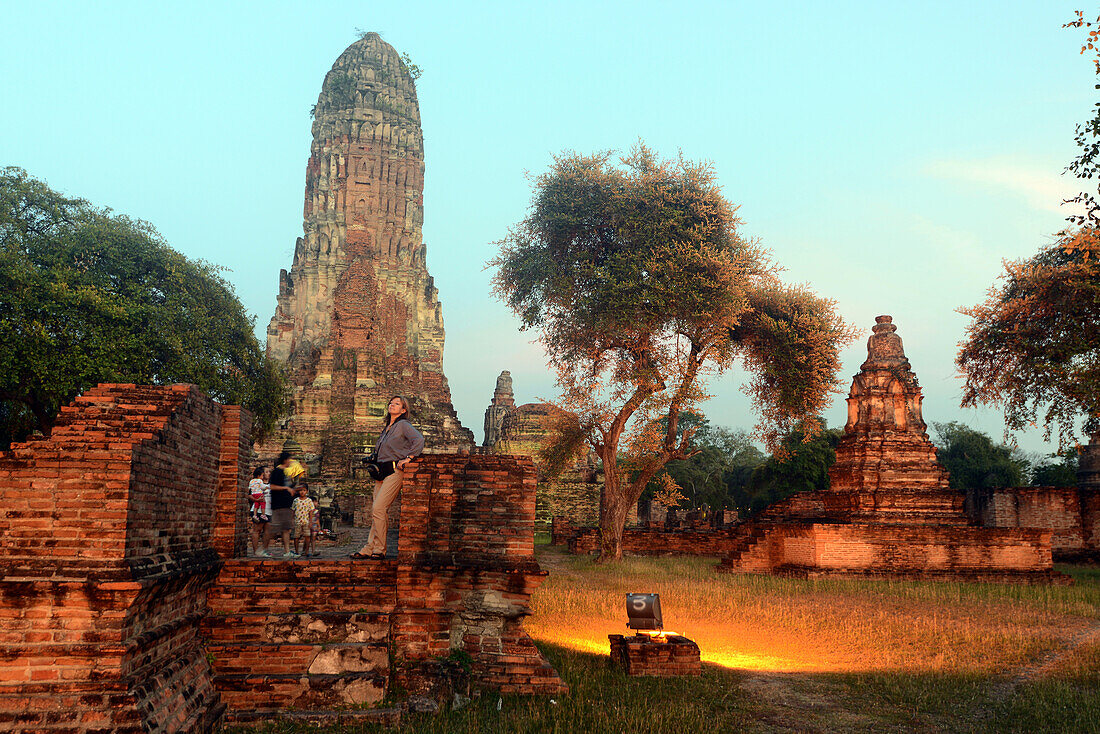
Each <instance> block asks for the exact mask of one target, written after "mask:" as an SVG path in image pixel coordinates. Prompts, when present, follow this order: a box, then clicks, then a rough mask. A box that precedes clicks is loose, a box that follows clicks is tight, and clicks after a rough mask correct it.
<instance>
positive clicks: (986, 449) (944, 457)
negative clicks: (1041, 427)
mask: <svg viewBox="0 0 1100 734" xmlns="http://www.w3.org/2000/svg"><path fill="white" fill-rule="evenodd" d="M932 426H933V428H935V431H936V435H937V439H936V442H935V443H936V449H937V451H936V460H937V461H939V463H940V465H941V466H942V467H943V468H944V469H946V470H947V471H948V472H949V473H950V475H951V482H950V486H951V488H952V489H958V490H961V491H964V492H967V493H968V494H969V493H972V492H974V491H976V490H981V489H993V488H996V487H1019V486H1021V485H1023V484H1025V482H1026V479H1027V474H1028V469H1029V464H1028V461H1027V460H1026V459H1025V458H1024V456H1023V455H1022V454H1021V453H1020V452H1019V451H1018V450H1016V449H1013V448H1012V447H1010V446H1005V445H1004V444H997V443H994V442H993V439H991V438H990V437H989V436H987V435H986V434H984V433H982V432H981V431H975V430H974V429H973V428H970V427H968V426H964V425H963V424H962V423H958V422H955V421H952V422H950V423H933V424H932Z"/></svg>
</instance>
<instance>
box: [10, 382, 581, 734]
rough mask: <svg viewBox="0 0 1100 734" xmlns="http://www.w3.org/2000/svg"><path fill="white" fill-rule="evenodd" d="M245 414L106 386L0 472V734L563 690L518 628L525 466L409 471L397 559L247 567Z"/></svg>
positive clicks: (528, 517)
mask: <svg viewBox="0 0 1100 734" xmlns="http://www.w3.org/2000/svg"><path fill="white" fill-rule="evenodd" d="M249 421H250V418H249V416H248V414H247V412H245V411H241V410H240V409H239V408H236V407H234V406H221V405H218V404H217V403H216V402H214V401H213V400H211V399H210V398H209V397H207V396H206V395H204V394H203V393H201V392H199V391H198V390H197V389H195V388H193V387H191V386H187V385H174V386H171V387H158V388H151V387H135V386H132V385H101V386H99V387H98V388H95V389H94V390H90V391H89V392H88V393H86V394H85V395H84V396H82V397H80V398H78V399H77V400H76V401H75V403H74V404H73V405H72V406H69V407H67V408H64V409H63V411H62V414H61V417H60V419H59V421H58V425H57V427H56V428H55V430H54V432H53V434H52V435H51V436H50V437H49V438H48V439H38V440H34V441H31V442H28V443H26V444H17V445H16V446H15V447H13V450H12V451H10V452H7V453H4V454H0V500H3V509H4V512H3V515H2V516H0V533H2V537H4V538H5V539H6V542H5V543H4V544H0V731H5V730H7V731H13V730H14V731H28V730H36V731H38V730H42V731H66V732H93V731H122V732H140V731H165V732H168V731H187V732H206V731H213V730H214V729H215V728H216V727H217V726H218V724H219V722H220V721H221V720H222V719H223V718H224V714H225V713H226V709H227V708H228V709H229V714H230V716H231V717H232V718H237V719H247V718H250V717H251V718H254V717H255V716H256V715H258V714H262V713H263V712H265V711H270V710H274V709H280V708H286V707H294V708H297V709H311V708H312V709H316V708H334V707H341V706H344V707H346V706H349V705H355V704H360V703H371V702H374V701H377V700H378V699H380V698H381V696H382V695H384V694H385V693H386V692H387V691H388V690H389V688H390V686H391V684H392V683H394V682H398V683H400V685H401V687H402V688H403V689H404V690H406V691H409V692H412V693H421V692H423V693H437V694H438V693H439V692H440V690H441V687H443V688H445V686H446V684H447V682H448V681H447V680H446V678H447V675H445V674H447V673H448V671H450V672H452V673H453V672H454V669H455V668H456V667H457V666H453V665H452V666H446V665H441V663H440V659H445V658H446V657H448V656H449V655H452V652H453V651H454V650H461V651H463V652H465V653H467V654H468V655H469V656H470V658H471V659H472V669H471V671H470V677H471V678H472V680H473V683H474V684H475V685H480V686H486V687H492V688H497V689H500V690H502V691H509V692H524V693H559V692H562V691H564V690H565V686H564V684H563V683H562V682H561V680H560V679H559V678H558V676H557V674H556V673H555V672H554V671H553V669H552V668H550V666H549V665H548V664H547V663H546V661H545V660H544V659H543V658H542V656H541V655H540V654H539V652H538V650H537V649H536V648H535V646H534V644H533V643H532V642H531V640H530V638H529V637H528V636H527V634H526V632H524V630H523V625H522V621H523V617H525V616H526V615H527V614H529V613H530V609H529V606H528V604H529V600H530V594H531V592H532V591H533V590H534V589H535V588H536V587H537V586H538V584H539V583H540V582H541V581H542V579H543V578H544V577H545V575H546V573H545V571H542V570H541V569H540V568H539V566H538V564H537V563H536V562H535V560H534V540H533V538H534V512H535V509H534V503H535V493H534V483H535V470H534V466H533V465H532V464H531V462H530V461H529V460H526V459H515V458H513V457H485V456H469V455H460V456H436V457H430V458H425V459H422V460H421V461H420V462H419V463H418V464H415V465H413V466H411V467H410V471H409V473H408V476H407V479H406V484H405V487H404V489H403V494H404V497H403V503H402V515H401V540H400V546H399V558H398V559H396V560H386V561H376V562H375V561H351V560H348V561H327V562H310V561H293V562H291V561H259V560H249V559H244V558H232V557H231V556H232V555H234V554H238V553H241V552H242V550H243V548H244V543H245V523H244V519H245V518H244V509H243V503H244V501H245V499H244V498H245V494H244V490H243V488H244V486H245V484H246V482H245V481H244V480H245V474H244V472H245V471H246V467H247V458H248V450H249V447H248V441H247V439H246V437H247V436H248V435H249V432H250V429H249Z"/></svg>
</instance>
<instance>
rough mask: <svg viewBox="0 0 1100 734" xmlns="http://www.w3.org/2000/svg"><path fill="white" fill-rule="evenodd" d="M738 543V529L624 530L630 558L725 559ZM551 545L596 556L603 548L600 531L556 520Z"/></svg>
mask: <svg viewBox="0 0 1100 734" xmlns="http://www.w3.org/2000/svg"><path fill="white" fill-rule="evenodd" d="M738 542H739V541H738V536H737V528H736V526H732V527H730V528H725V529H715V530H664V529H655V528H648V529H642V528H625V529H624V530H623V553H625V554H626V555H628V556H724V555H726V554H727V553H729V552H730V551H732V550H733V549H734V548H735V547H736V546H737V544H738ZM550 544H551V545H559V546H567V547H568V548H569V552H570V553H577V554H587V553H595V552H597V551H598V550H599V549H600V530H599V528H590V527H582V528H579V527H576V526H575V525H573V523H571V522H570V521H569V520H568V519H567V518H564V517H555V518H554V519H553V521H552V523H551V525H550Z"/></svg>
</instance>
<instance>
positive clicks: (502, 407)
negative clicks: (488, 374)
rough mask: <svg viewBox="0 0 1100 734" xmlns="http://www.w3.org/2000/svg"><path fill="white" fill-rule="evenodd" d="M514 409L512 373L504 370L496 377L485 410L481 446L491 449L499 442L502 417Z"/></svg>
mask: <svg viewBox="0 0 1100 734" xmlns="http://www.w3.org/2000/svg"><path fill="white" fill-rule="evenodd" d="M515 407H516V400H515V396H514V395H513V394H512V373H511V372H509V371H508V370H504V371H503V372H501V373H500V376H499V377H497V386H496V389H495V390H493V400H492V402H490V403H489V407H488V408H486V409H485V440H484V441H483V442H482V444H481V445H482V446H487V447H490V448H492V447H493V446H495V445H496V444H497V442H498V441H500V429H501V425H502V424H503V423H504V416H506V415H507V414H508V412H509V411H511V410H514V409H515Z"/></svg>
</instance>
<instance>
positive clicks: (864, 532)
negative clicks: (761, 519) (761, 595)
mask: <svg viewBox="0 0 1100 734" xmlns="http://www.w3.org/2000/svg"><path fill="white" fill-rule="evenodd" d="M1051 563H1052V559H1051V551H1050V532H1049V531H1044V530H1031V529H1004V528H974V527H963V528H959V527H946V526H910V527H906V526H899V525H881V524H865V523H851V524H839V523H814V522H805V523H783V524H776V525H772V526H766V527H761V526H758V527H757V528H756V532H754V534H753V535H752V536H749V537H743V538H741V540H740V544H739V546H738V548H737V549H736V550H735V551H734V552H733V553H731V554H730V555H729V556H727V557H726V558H724V559H723V561H722V563H721V564H720V566H719V570H720V571H725V572H737V573H778V574H781V575H795V576H809V577H813V576H818V575H842V576H843V575H848V576H878V575H889V576H891V577H908V578H919V579H933V580H938V579H942V580H956V581H957V580H963V581H1022V582H1045V583H1071V580H1070V578H1069V577H1068V576H1062V575H1061V574H1058V573H1056V572H1054V571H1053V570H1052V567H1051Z"/></svg>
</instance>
